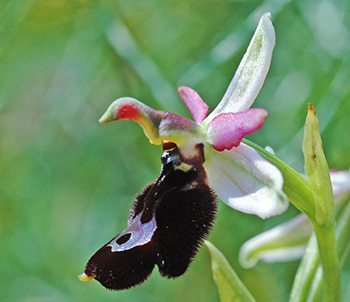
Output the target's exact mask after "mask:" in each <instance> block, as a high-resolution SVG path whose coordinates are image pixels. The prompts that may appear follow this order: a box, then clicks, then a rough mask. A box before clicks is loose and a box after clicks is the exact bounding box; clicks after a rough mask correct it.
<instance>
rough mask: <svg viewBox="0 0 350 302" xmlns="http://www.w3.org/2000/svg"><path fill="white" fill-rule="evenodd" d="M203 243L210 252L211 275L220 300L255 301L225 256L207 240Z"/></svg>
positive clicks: (224, 301) (225, 301) (230, 301)
mask: <svg viewBox="0 0 350 302" xmlns="http://www.w3.org/2000/svg"><path fill="white" fill-rule="evenodd" d="M205 243H206V245H207V247H208V249H209V252H210V254H211V259H212V270H213V276H214V280H215V282H216V285H217V287H218V290H219V294H220V299H221V302H251V301H255V299H254V298H253V296H252V295H251V294H250V292H249V291H248V289H247V288H246V287H245V286H244V284H243V283H242V281H241V280H240V279H239V278H238V276H237V274H236V273H235V271H234V270H233V269H232V267H231V266H230V264H229V263H228V261H227V260H226V258H225V256H224V255H223V254H222V253H221V252H220V251H219V250H218V249H217V248H216V247H215V246H214V245H213V244H212V243H210V242H209V241H205Z"/></svg>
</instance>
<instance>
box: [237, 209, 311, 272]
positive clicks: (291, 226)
mask: <svg viewBox="0 0 350 302" xmlns="http://www.w3.org/2000/svg"><path fill="white" fill-rule="evenodd" d="M312 231H313V228H312V224H311V223H310V221H309V219H308V218H307V217H306V216H305V215H303V214H300V215H298V216H297V217H295V218H293V219H292V220H289V221H287V222H285V223H283V224H280V225H278V226H276V227H274V228H272V229H270V230H268V231H265V232H263V233H261V234H259V235H257V236H255V237H253V238H251V239H249V240H248V241H246V242H245V243H244V244H243V246H242V247H241V250H240V253H239V261H240V263H241V265H242V266H243V267H245V268H250V267H253V266H254V265H255V264H256V263H257V262H258V261H259V260H262V261H264V262H285V261H291V260H296V259H299V258H301V257H302V256H303V254H304V252H305V248H306V245H307V243H308V241H309V238H310V236H311V234H312Z"/></svg>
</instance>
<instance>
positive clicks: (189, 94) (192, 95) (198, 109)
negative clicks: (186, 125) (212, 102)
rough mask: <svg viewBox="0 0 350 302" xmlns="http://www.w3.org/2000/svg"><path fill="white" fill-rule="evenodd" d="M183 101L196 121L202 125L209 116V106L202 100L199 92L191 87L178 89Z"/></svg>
mask: <svg viewBox="0 0 350 302" xmlns="http://www.w3.org/2000/svg"><path fill="white" fill-rule="evenodd" d="M177 91H178V93H179V95H180V97H181V99H182V101H183V102H184V103H185V105H186V107H187V109H188V110H189V111H190V112H191V114H192V116H193V119H194V121H195V122H196V123H197V124H199V123H201V122H202V121H203V120H204V119H205V117H206V116H207V114H208V111H209V106H208V105H207V104H206V103H205V102H204V101H203V100H202V98H201V97H200V96H199V94H198V93H197V91H195V90H193V89H192V88H189V87H185V86H182V87H179V88H178V89H177Z"/></svg>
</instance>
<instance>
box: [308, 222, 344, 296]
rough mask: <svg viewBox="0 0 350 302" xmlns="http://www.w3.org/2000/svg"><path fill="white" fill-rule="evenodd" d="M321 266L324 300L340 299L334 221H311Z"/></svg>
mask: <svg viewBox="0 0 350 302" xmlns="http://www.w3.org/2000/svg"><path fill="white" fill-rule="evenodd" d="M313 225H314V229H315V234H316V237H317V242H318V247H319V250H320V256H321V259H322V268H323V281H324V282H323V285H324V301H325V302H338V301H340V270H339V261H338V254H337V245H336V240H335V222H334V221H333V222H331V223H329V224H324V225H319V224H317V223H313Z"/></svg>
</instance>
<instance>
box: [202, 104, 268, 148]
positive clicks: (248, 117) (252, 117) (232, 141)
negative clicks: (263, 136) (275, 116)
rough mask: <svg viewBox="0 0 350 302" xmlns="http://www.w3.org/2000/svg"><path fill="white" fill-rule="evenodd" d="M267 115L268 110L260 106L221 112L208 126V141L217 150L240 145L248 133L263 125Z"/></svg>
mask: <svg viewBox="0 0 350 302" xmlns="http://www.w3.org/2000/svg"><path fill="white" fill-rule="evenodd" d="M267 115H268V113H267V111H266V110H264V109H259V108H254V109H249V110H247V111H243V112H238V113H222V114H219V115H218V116H216V117H215V118H214V119H213V120H212V121H211V122H210V124H209V126H208V132H207V133H208V141H209V142H210V143H211V144H212V145H213V147H214V148H215V149H216V150H217V151H223V150H225V149H227V150H231V149H232V148H233V147H238V146H239V144H240V143H241V141H242V139H243V138H244V137H245V136H246V135H248V134H251V133H254V132H255V131H258V130H259V129H260V128H261V127H262V126H263V124H264V122H265V119H266V117H267Z"/></svg>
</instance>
